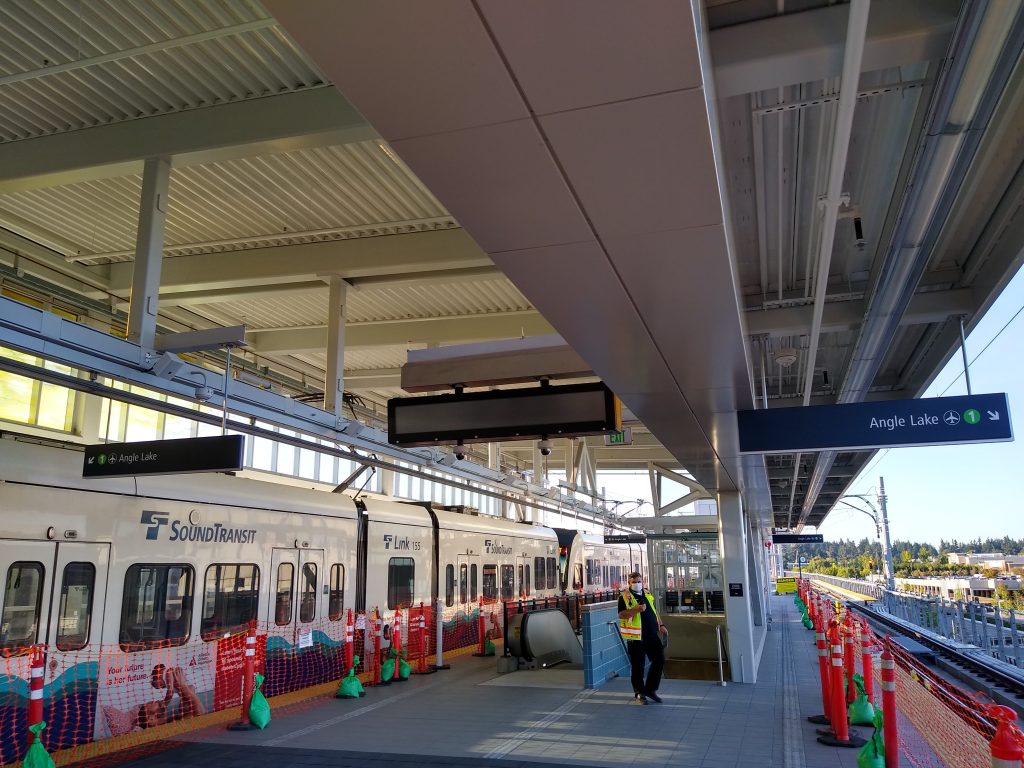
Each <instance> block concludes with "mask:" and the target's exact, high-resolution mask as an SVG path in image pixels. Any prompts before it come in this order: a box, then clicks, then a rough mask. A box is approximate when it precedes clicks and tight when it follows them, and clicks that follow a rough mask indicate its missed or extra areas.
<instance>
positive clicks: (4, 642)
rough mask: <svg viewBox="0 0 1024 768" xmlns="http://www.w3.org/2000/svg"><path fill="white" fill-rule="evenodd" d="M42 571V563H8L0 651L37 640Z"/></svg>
mask: <svg viewBox="0 0 1024 768" xmlns="http://www.w3.org/2000/svg"><path fill="white" fill-rule="evenodd" d="M43 573H44V571H43V564H42V563H31V562H24V561H19V562H15V563H11V567H10V568H8V569H7V582H6V585H5V587H4V610H3V614H0V651H4V652H7V651H13V650H15V649H21V648H23V647H24V646H28V645H33V644H35V643H37V642H39V636H38V635H39V617H40V613H41V611H42V604H43ZM26 650H27V649H26Z"/></svg>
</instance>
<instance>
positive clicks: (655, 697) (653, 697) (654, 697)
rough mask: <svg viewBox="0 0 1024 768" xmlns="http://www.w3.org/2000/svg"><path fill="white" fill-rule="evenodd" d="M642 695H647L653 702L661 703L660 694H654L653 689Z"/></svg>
mask: <svg viewBox="0 0 1024 768" xmlns="http://www.w3.org/2000/svg"><path fill="white" fill-rule="evenodd" d="M644 695H645V696H647V698H648V699H650V700H651V701H653V702H654V703H655V704H661V696H659V695H658V694H656V693H655V692H654V691H648V692H647V693H646V694H644Z"/></svg>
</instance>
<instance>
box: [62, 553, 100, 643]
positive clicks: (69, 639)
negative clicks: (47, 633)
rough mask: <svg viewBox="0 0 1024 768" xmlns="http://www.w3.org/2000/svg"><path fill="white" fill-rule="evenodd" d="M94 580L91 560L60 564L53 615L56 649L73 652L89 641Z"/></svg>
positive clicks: (94, 574) (94, 571) (94, 573)
mask: <svg viewBox="0 0 1024 768" xmlns="http://www.w3.org/2000/svg"><path fill="white" fill-rule="evenodd" d="M95 583H96V566H94V565H93V564H92V563H68V564H67V565H65V566H64V580H63V582H62V583H61V586H60V606H59V611H58V614H57V649H58V650H60V651H77V650H80V649H82V648H85V646H86V645H88V644H89V625H90V624H91V623H92V591H93V587H94V585H95Z"/></svg>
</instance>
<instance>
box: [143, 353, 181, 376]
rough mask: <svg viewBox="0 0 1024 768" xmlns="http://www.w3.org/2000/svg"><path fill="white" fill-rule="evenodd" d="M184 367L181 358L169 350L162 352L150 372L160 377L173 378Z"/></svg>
mask: <svg viewBox="0 0 1024 768" xmlns="http://www.w3.org/2000/svg"><path fill="white" fill-rule="evenodd" d="M184 367H185V363H183V362H182V361H181V358H179V357H178V356H177V355H175V354H173V353H171V352H164V353H163V354H162V355H160V359H159V360H157V361H156V365H154V366H153V369H152V371H151V372H152V373H155V374H156V375H157V376H159V377H160V378H161V379H173V378H174V377H175V376H176V375H177V373H178V371H180V370H181V369H182V368H184Z"/></svg>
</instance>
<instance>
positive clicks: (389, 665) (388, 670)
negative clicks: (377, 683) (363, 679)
mask: <svg viewBox="0 0 1024 768" xmlns="http://www.w3.org/2000/svg"><path fill="white" fill-rule="evenodd" d="M394 676H395V657H394V656H392V657H391V658H389V659H387V660H386V661H385V662H384V663H383V664H381V666H380V680H381V682H382V683H390V682H391V678H393V677H394Z"/></svg>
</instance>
